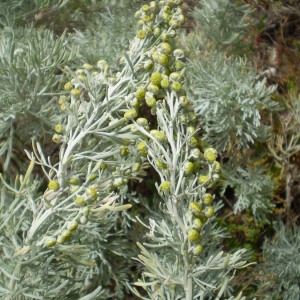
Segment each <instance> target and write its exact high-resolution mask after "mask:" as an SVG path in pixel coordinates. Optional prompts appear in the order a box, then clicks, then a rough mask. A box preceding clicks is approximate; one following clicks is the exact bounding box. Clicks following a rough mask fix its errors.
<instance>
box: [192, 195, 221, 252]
mask: <svg viewBox="0 0 300 300" xmlns="http://www.w3.org/2000/svg"><path fill="white" fill-rule="evenodd" d="M213 199H214V197H213V195H211V194H209V193H207V194H205V195H204V197H203V202H202V203H199V202H195V201H191V202H190V203H189V212H190V215H191V223H192V225H191V228H190V230H189V231H188V239H189V241H190V242H191V244H192V245H193V253H194V254H195V255H199V254H200V253H201V252H202V250H203V246H202V244H201V230H202V228H203V226H204V224H205V223H206V222H207V221H208V219H210V218H212V217H213V215H214V212H215V210H214V207H213V206H212V202H213Z"/></svg>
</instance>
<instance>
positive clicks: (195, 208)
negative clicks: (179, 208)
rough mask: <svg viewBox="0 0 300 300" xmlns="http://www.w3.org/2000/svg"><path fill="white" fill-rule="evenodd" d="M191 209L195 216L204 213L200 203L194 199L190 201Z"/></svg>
mask: <svg viewBox="0 0 300 300" xmlns="http://www.w3.org/2000/svg"><path fill="white" fill-rule="evenodd" d="M189 211H190V212H191V213H192V214H193V215H195V216H200V215H201V214H202V206H201V204H200V203H198V202H194V201H192V202H190V203H189Z"/></svg>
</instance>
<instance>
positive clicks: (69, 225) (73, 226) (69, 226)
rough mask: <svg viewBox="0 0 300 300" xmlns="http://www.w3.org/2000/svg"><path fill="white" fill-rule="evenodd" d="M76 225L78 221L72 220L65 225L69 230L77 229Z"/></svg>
mask: <svg viewBox="0 0 300 300" xmlns="http://www.w3.org/2000/svg"><path fill="white" fill-rule="evenodd" d="M77 227H78V223H77V222H76V221H72V222H70V223H68V225H67V228H68V230H69V231H74V230H76V229H77Z"/></svg>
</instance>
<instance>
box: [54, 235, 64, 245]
mask: <svg viewBox="0 0 300 300" xmlns="http://www.w3.org/2000/svg"><path fill="white" fill-rule="evenodd" d="M65 241H66V239H65V238H63V237H62V236H61V235H60V236H58V237H57V240H56V242H57V244H63V243H64V242H65Z"/></svg>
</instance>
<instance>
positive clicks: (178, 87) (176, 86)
mask: <svg viewBox="0 0 300 300" xmlns="http://www.w3.org/2000/svg"><path fill="white" fill-rule="evenodd" d="M181 88H182V86H181V83H180V82H178V81H175V82H173V83H172V85H171V89H172V90H173V91H175V92H179V91H180V90H181Z"/></svg>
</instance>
